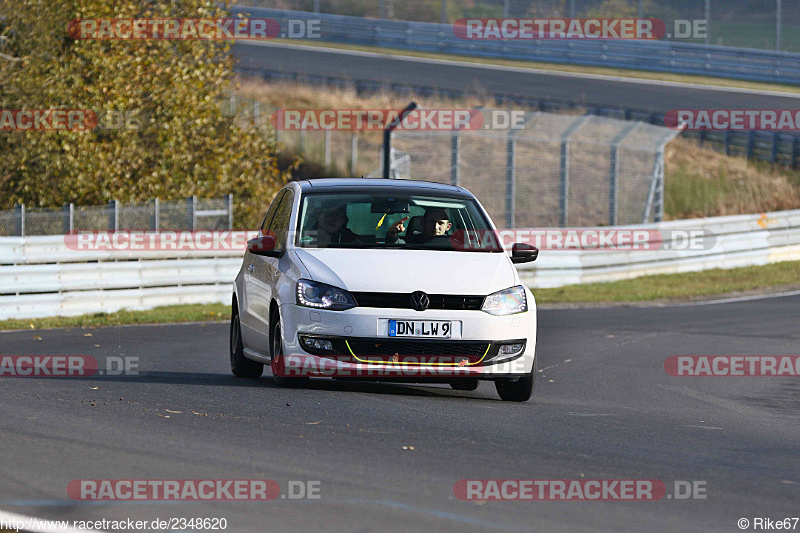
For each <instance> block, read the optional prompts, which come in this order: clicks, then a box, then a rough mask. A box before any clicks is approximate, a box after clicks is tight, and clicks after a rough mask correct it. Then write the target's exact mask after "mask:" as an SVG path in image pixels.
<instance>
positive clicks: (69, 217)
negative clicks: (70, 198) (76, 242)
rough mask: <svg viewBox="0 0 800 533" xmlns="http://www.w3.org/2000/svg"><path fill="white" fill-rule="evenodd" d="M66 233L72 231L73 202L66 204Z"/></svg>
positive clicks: (64, 210) (64, 209)
mask: <svg viewBox="0 0 800 533" xmlns="http://www.w3.org/2000/svg"><path fill="white" fill-rule="evenodd" d="M63 213H64V234H65V235H66V234H68V233H72V204H64V207H63Z"/></svg>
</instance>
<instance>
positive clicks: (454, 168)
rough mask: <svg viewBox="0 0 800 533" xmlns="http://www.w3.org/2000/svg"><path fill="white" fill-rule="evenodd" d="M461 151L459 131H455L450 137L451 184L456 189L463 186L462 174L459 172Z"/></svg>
mask: <svg viewBox="0 0 800 533" xmlns="http://www.w3.org/2000/svg"><path fill="white" fill-rule="evenodd" d="M460 151H461V137H459V136H458V131H455V130H454V131H453V135H452V136H451V137H450V184H451V185H454V186H456V187H459V186H460V185H461V173H460V172H459V168H458V167H459V155H460V154H459V152H460Z"/></svg>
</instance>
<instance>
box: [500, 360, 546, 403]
mask: <svg viewBox="0 0 800 533" xmlns="http://www.w3.org/2000/svg"><path fill="white" fill-rule="evenodd" d="M535 381H536V359H534V360H533V368H532V369H531V373H530V374H526V375H524V376H521V377H520V378H519V379H517V380H515V381H509V380H507V379H498V380H496V381H495V382H494V386H495V388H496V389H497V394H499V395H500V398H501V399H502V400H505V401H507V402H527V401H528V400H530V399H531V395H532V394H533V385H534V382H535Z"/></svg>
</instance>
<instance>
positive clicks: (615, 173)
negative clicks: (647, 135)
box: [608, 122, 641, 226]
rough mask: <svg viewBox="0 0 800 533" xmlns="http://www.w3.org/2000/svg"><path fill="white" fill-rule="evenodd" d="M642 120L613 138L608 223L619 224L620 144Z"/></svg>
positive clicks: (610, 224)
mask: <svg viewBox="0 0 800 533" xmlns="http://www.w3.org/2000/svg"><path fill="white" fill-rule="evenodd" d="M640 124H641V122H633V123H631V124H629V125H628V126H626V127H625V128H623V129H622V131H620V132H619V133H617V135H616V136H615V137H614V138H613V139H612V140H611V176H610V180H609V181H610V184H609V191H608V224H609V226H616V225H617V206H618V204H619V145H620V144H622V141H624V140H625V137H627V136H628V135H630V134H631V132H633V130H635V129H636V128H637V127H639V125H640Z"/></svg>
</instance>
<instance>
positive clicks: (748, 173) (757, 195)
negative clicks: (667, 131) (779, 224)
mask: <svg viewBox="0 0 800 533" xmlns="http://www.w3.org/2000/svg"><path fill="white" fill-rule="evenodd" d="M664 157H665V166H666V174H667V175H666V181H665V184H666V191H665V197H666V204H665V211H666V213H667V214H668V215H669V217H670V218H696V217H705V216H722V215H735V214H741V213H761V212H766V211H780V210H784V209H797V208H798V207H800V172H798V171H796V170H791V169H788V168H785V167H783V166H781V165H772V164H769V163H765V162H760V161H752V160H748V159H746V158H744V157H727V156H725V155H724V154H720V153H717V152H715V151H713V150H711V149H709V148H704V147H701V146H699V145H698V144H697V143H695V142H694V141H692V140H689V139H681V138H678V139H675V140H674V141H672V142H671V143H670V144H669V145H668V146H667V149H666V152H665V154H664Z"/></svg>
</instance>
